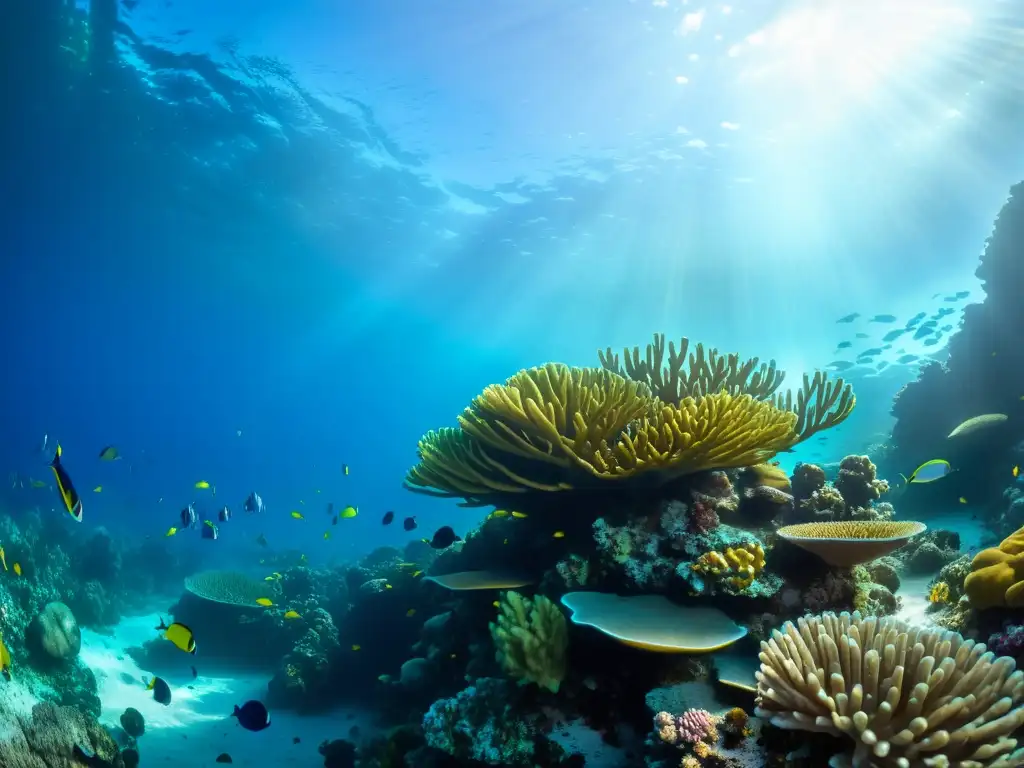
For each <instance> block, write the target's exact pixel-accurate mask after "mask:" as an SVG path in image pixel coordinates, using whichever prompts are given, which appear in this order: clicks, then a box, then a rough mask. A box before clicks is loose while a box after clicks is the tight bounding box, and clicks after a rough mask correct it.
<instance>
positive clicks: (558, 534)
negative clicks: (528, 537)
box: [552, 531, 565, 539]
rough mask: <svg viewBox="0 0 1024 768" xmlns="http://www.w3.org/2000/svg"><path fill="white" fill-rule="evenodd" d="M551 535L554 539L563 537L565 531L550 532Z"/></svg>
mask: <svg viewBox="0 0 1024 768" xmlns="http://www.w3.org/2000/svg"><path fill="white" fill-rule="evenodd" d="M552 536H554V538H556V539H564V538H565V531H555V532H554V533H553V534H552Z"/></svg>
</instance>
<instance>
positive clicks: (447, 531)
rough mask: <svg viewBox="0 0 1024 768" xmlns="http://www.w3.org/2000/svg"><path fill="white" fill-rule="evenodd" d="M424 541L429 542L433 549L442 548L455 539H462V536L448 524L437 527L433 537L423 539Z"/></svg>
mask: <svg viewBox="0 0 1024 768" xmlns="http://www.w3.org/2000/svg"><path fill="white" fill-rule="evenodd" d="M423 541H424V542H426V543H427V544H429V545H430V546H431V547H432V548H433V549H444V548H446V547H450V546H451V545H452V544H454V543H455V542H456V541H462V538H461V537H460V536H459V535H458V534H456V533H455V531H454V530H452V527H451V526H450V525H443V526H441V527H440V528H438V529H437V531H436V532H435V533H434V536H433V538H431V539H429V540H428V539H423Z"/></svg>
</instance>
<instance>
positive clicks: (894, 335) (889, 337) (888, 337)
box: [882, 328, 908, 341]
mask: <svg viewBox="0 0 1024 768" xmlns="http://www.w3.org/2000/svg"><path fill="white" fill-rule="evenodd" d="M907 330H908V329H907V328H897V329H896V330H895V331H889V332H888V333H887V334H885V336H883V337H882V341H896V339H898V338H899V337H900V336H902V335H903V334H904V333H906V332H907Z"/></svg>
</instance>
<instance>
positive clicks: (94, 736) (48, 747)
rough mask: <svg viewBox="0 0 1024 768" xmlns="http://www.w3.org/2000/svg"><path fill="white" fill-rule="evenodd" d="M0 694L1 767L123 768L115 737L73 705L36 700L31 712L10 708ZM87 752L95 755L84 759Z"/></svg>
mask: <svg viewBox="0 0 1024 768" xmlns="http://www.w3.org/2000/svg"><path fill="white" fill-rule="evenodd" d="M9 706H10V704H9V702H8V700H6V699H5V697H3V696H0V722H2V723H3V725H2V731H3V738H0V765H3V766H4V768H77V767H78V766H82V765H94V766H97V768H99V767H100V766H102V767H103V768H125V761H124V759H123V758H122V756H121V751H120V749H119V748H118V746H117V744H116V742H115V741H114V739H113V738H112V737H111V736H110V734H109V733H107V731H106V730H105V729H104V728H102V727H101V726H100V725H99V723H97V722H96V720H95V719H93V718H92V717H90V716H89V715H87V714H84V713H82V712H80V711H79V710H77V709H76V708H74V707H58V706H55V705H54V704H50V703H42V704H36V705H35V706H34V707H33V708H32V712H31V714H30V715H26V714H25V713H22V712H19V711H16V710H12V709H9ZM87 756H94V757H92V759H91V760H90V761H89V762H87V761H86V757H87Z"/></svg>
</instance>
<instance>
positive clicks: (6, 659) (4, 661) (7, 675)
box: [0, 636, 11, 682]
mask: <svg viewBox="0 0 1024 768" xmlns="http://www.w3.org/2000/svg"><path fill="white" fill-rule="evenodd" d="M0 673H2V674H3V676H4V679H6V680H7V681H8V682H9V681H10V680H11V652H10V651H8V650H7V646H6V645H5V644H4V639H3V636H0Z"/></svg>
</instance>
